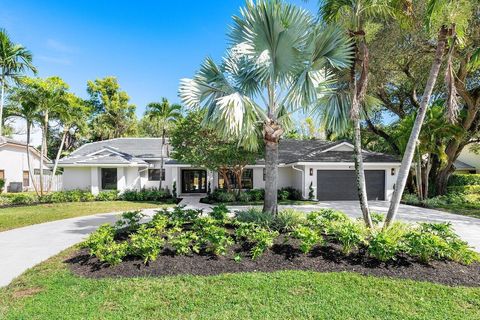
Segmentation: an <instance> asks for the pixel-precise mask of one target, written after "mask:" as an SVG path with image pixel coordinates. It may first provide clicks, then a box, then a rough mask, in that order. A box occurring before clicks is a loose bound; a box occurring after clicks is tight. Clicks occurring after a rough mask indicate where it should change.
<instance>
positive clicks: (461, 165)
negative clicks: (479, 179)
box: [453, 160, 475, 170]
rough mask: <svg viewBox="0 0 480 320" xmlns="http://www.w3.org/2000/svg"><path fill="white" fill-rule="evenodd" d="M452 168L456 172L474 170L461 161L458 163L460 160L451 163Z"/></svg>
mask: <svg viewBox="0 0 480 320" xmlns="http://www.w3.org/2000/svg"><path fill="white" fill-rule="evenodd" d="M453 166H454V167H455V169H457V170H475V167H474V166H471V165H469V164H467V163H465V162H463V161H460V160H455V162H454V163H453Z"/></svg>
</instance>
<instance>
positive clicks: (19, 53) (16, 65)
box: [0, 29, 36, 136]
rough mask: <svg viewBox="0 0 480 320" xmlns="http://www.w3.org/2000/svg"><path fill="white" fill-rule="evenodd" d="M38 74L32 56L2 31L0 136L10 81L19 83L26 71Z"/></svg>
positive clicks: (0, 45)
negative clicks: (6, 92) (6, 93)
mask: <svg viewBox="0 0 480 320" xmlns="http://www.w3.org/2000/svg"><path fill="white" fill-rule="evenodd" d="M28 70H31V71H33V72H36V69H35V67H34V66H33V65H32V54H31V53H30V51H28V50H27V49H26V48H25V47H23V46H22V45H19V44H15V43H13V42H12V41H11V40H10V37H9V36H8V34H7V32H6V31H5V30H4V29H0V87H1V89H0V136H1V135H2V127H3V119H2V115H3V107H4V105H5V90H6V87H7V85H8V83H9V81H11V80H13V81H18V80H19V79H20V78H21V76H22V74H23V73H24V72H25V71H28Z"/></svg>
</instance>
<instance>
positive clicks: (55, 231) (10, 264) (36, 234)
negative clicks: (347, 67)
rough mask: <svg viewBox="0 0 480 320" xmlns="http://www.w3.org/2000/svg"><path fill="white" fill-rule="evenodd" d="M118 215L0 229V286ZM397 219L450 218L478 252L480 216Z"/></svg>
mask: <svg viewBox="0 0 480 320" xmlns="http://www.w3.org/2000/svg"><path fill="white" fill-rule="evenodd" d="M199 199H200V197H188V198H184V201H183V203H182V204H185V205H187V207H190V208H199V209H204V210H206V211H208V210H209V206H208V205H205V204H200V203H199V202H198V200H199ZM370 205H371V209H372V211H374V212H379V213H384V212H386V211H387V210H388V202H382V201H374V202H370ZM286 207H292V208H295V209H297V210H301V211H304V212H308V211H311V210H315V209H318V208H334V209H337V210H341V211H344V212H345V213H347V214H348V215H350V216H352V217H360V215H361V214H360V208H359V206H358V204H357V203H356V202H353V201H352V202H348V201H338V202H320V203H318V204H316V205H305V206H280V209H283V208H286ZM231 208H232V209H234V210H241V209H243V208H245V207H240V206H235V207H231ZM154 211H155V210H154V209H147V210H144V211H143V212H144V213H146V214H147V216H151V215H152V214H153V213H154ZM118 217H119V214H118V213H107V214H97V215H92V216H86V217H78V218H71V219H65V220H59V221H52V222H47V223H42V224H37V225H33V226H28V227H23V228H18V229H13V230H9V231H4V232H0V287H1V286H5V285H8V284H9V283H10V282H11V281H12V280H13V279H14V278H15V277H17V276H19V275H20V274H22V273H23V272H24V271H25V270H27V269H28V268H31V267H33V266H34V265H36V264H38V263H40V262H42V261H44V260H46V259H48V258H49V257H51V256H54V255H56V254H58V253H59V252H60V251H62V250H65V249H66V248H68V247H70V246H72V245H74V244H76V243H79V242H81V241H82V240H83V239H85V237H86V236H87V235H88V234H89V233H91V232H92V231H94V230H95V229H96V228H97V227H98V226H100V225H101V224H103V223H109V222H114V221H115V220H117V219H118ZM399 219H402V220H405V221H431V222H443V221H450V222H451V223H452V224H453V226H454V228H455V230H456V231H457V232H458V233H459V234H460V235H461V236H462V238H463V239H465V240H467V241H468V242H469V243H470V245H472V246H474V247H475V248H476V250H477V251H480V219H475V218H471V217H465V216H460V215H455V214H450V213H445V212H441V211H438V210H430V209H424V208H417V207H412V206H406V205H401V206H400V210H399Z"/></svg>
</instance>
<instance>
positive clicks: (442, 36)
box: [384, 0, 478, 228]
mask: <svg viewBox="0 0 480 320" xmlns="http://www.w3.org/2000/svg"><path fill="white" fill-rule="evenodd" d="M475 5H478V3H477V1H475V0H473V1H470V0H463V1H458V0H430V1H428V3H427V9H426V11H425V15H426V17H425V18H426V19H425V21H426V28H427V29H428V30H430V31H433V32H434V33H437V36H436V37H437V43H436V50H435V55H434V59H433V61H432V65H431V67H430V73H429V76H428V79H427V82H426V85H425V88H424V92H423V96H422V100H421V103H420V106H419V108H418V111H417V115H416V118H415V122H414V124H413V128H412V131H411V133H410V137H409V139H408V143H407V146H406V148H405V153H404V155H403V159H402V164H401V166H400V170H399V172H398V177H397V182H396V184H395V186H396V188H395V190H394V192H393V195H392V200H391V202H390V207H389V209H388V213H387V217H386V219H385V225H384V227H385V228H388V227H389V226H390V225H391V224H392V222H393V221H394V220H395V218H396V215H397V212H398V207H399V205H400V201H401V199H402V195H403V191H404V189H405V185H406V183H407V178H408V174H409V172H410V168H411V166H412V161H413V157H414V155H415V150H416V146H417V142H418V138H419V136H420V131H421V129H422V125H423V122H424V119H425V115H426V113H427V108H428V106H429V103H430V97H431V96H432V91H433V88H434V86H435V83H436V81H437V78H438V74H439V72H440V68H441V66H442V61H443V57H444V54H445V50H446V48H447V42H448V41H449V40H450V49H449V50H448V51H449V52H448V59H447V67H446V74H445V80H446V82H447V89H448V90H447V91H448V98H447V101H448V104H447V106H448V111H447V115H449V118H450V119H451V120H454V119H453V118H454V115H455V114H456V113H457V112H458V110H457V108H458V104H457V103H456V97H455V95H456V89H455V87H454V74H453V71H452V60H451V59H452V53H453V50H454V46H455V42H456V40H457V39H458V40H460V41H459V42H461V41H462V35H463V34H464V33H465V29H466V28H467V26H468V22H469V20H470V19H471V16H472V12H473V8H475V7H474V6H475Z"/></svg>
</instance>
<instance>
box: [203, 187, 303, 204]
mask: <svg viewBox="0 0 480 320" xmlns="http://www.w3.org/2000/svg"><path fill="white" fill-rule="evenodd" d="M264 198H265V190H264V189H250V190H245V191H243V192H240V194H238V193H237V192H227V191H226V190H224V189H215V190H213V192H212V193H211V194H209V195H208V196H207V197H206V198H203V200H202V202H205V203H217V202H222V203H229V202H243V203H247V202H250V201H263V199H264ZM278 200H302V192H301V191H300V190H297V189H295V188H292V187H285V188H281V189H279V190H278Z"/></svg>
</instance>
